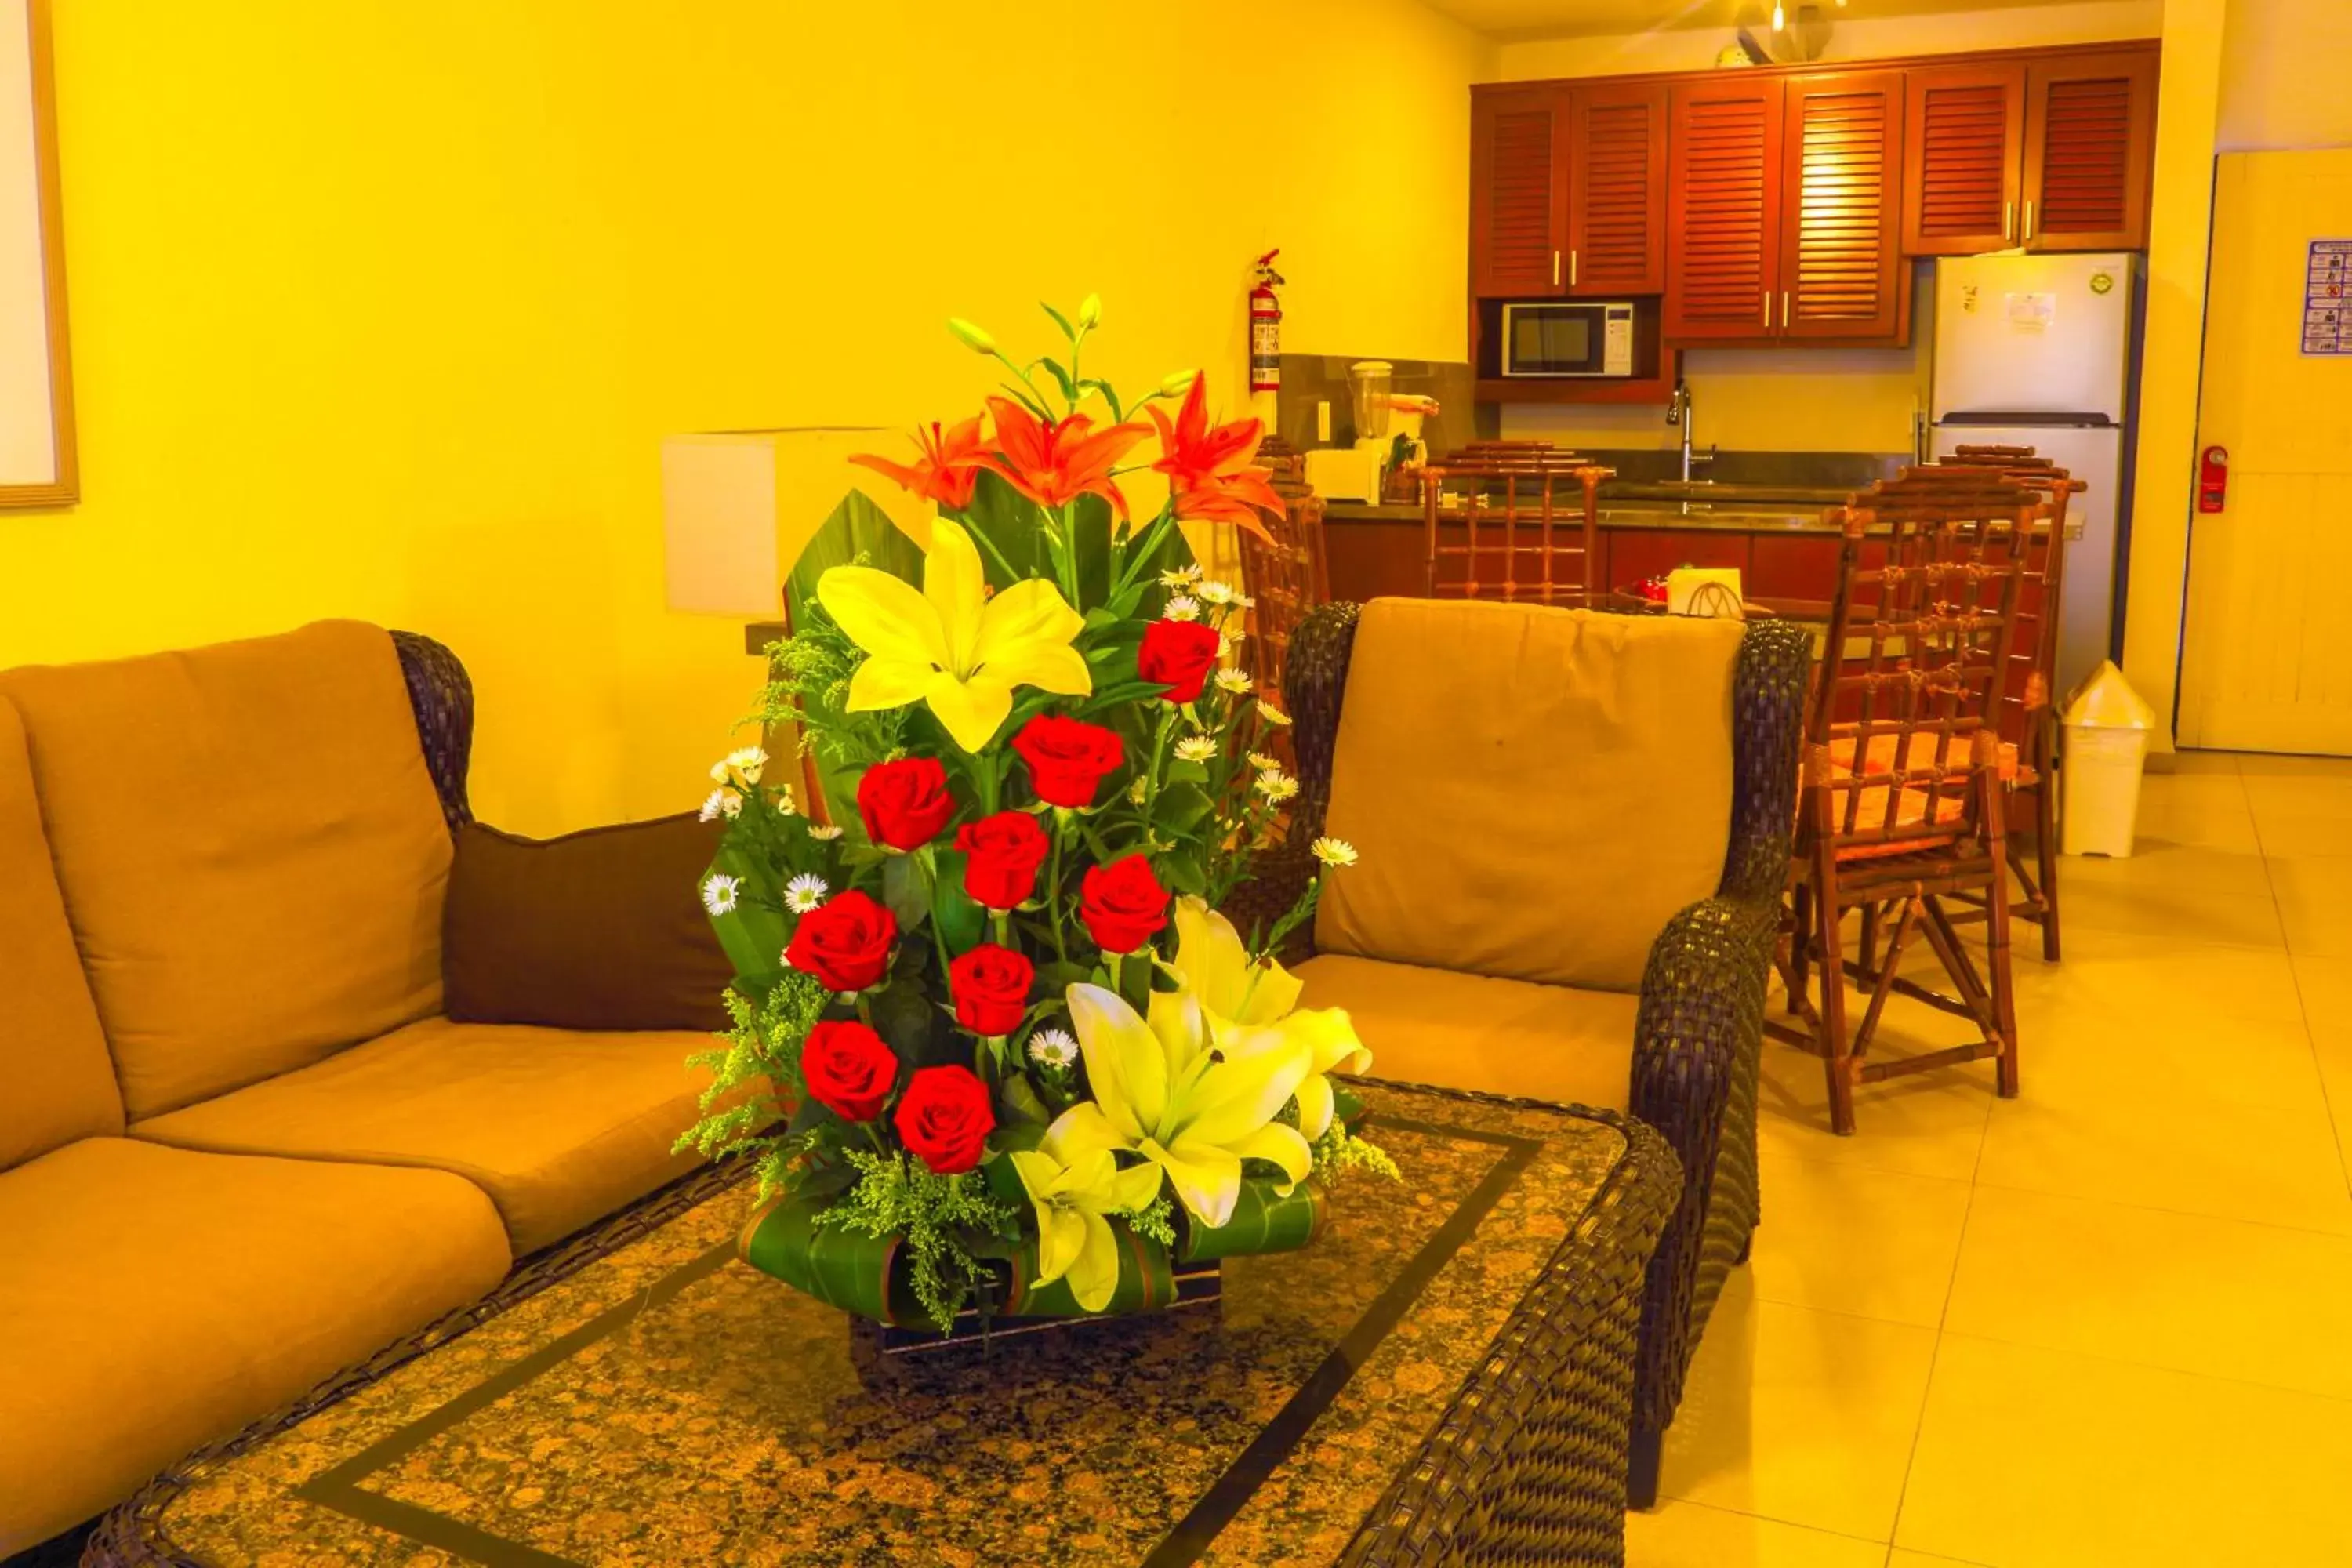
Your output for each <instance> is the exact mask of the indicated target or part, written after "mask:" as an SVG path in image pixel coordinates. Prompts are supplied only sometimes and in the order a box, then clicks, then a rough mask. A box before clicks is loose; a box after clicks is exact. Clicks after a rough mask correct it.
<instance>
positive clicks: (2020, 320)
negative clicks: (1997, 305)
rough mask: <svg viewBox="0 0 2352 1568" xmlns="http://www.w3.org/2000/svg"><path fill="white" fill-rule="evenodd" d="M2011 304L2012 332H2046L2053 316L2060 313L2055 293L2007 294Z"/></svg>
mask: <svg viewBox="0 0 2352 1568" xmlns="http://www.w3.org/2000/svg"><path fill="white" fill-rule="evenodd" d="M2001 298H2002V299H2003V300H2006V301H2007V302H2008V305H2009V330H2010V331H2012V332H2046V331H2049V330H2050V321H2051V318H2053V316H2055V315H2057V314H2058V296H2057V295H2055V294H2005V295H2003V296H2001Z"/></svg>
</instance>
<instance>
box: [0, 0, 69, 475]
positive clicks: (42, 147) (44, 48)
mask: <svg viewBox="0 0 2352 1568" xmlns="http://www.w3.org/2000/svg"><path fill="white" fill-rule="evenodd" d="M48 20H49V18H48V8H47V0H0V507H11V506H71V505H72V504H73V503H74V501H75V500H76V499H77V498H78V496H79V489H78V488H77V485H76V480H75V473H74V435H73V377H72V376H71V374H68V370H67V358H66V268H65V251H64V247H63V246H62V244H61V243H60V242H59V239H58V118H57V110H56V102H55V99H54V96H53V93H52V89H51V79H50V75H49V27H48Z"/></svg>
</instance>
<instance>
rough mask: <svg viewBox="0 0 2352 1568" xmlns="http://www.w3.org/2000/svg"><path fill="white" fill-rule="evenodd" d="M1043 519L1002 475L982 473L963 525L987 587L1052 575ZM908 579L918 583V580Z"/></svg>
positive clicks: (1038, 511) (1039, 511)
mask: <svg viewBox="0 0 2352 1568" xmlns="http://www.w3.org/2000/svg"><path fill="white" fill-rule="evenodd" d="M964 522H965V525H966V526H967V527H968V528H969V529H970V530H971V536H972V538H973V539H975V540H977V541H979V542H980V552H981V557H982V561H983V562H984V563H986V565H987V568H988V583H989V586H991V587H992V588H995V589H998V590H1000V591H1002V590H1003V589H1006V588H1009V587H1011V586H1013V584H1014V583H1015V582H1018V581H1019V580H1020V577H1021V575H1022V574H1024V573H1034V574H1036V575H1038V576H1042V577H1045V578H1048V579H1050V578H1051V577H1052V576H1053V573H1052V572H1051V571H1050V570H1049V569H1047V567H1046V564H1045V551H1044V545H1045V535H1044V532H1043V525H1044V522H1045V510H1044V509H1043V508H1041V507H1039V506H1038V505H1037V503H1036V502H1035V501H1033V500H1030V499H1029V498H1028V497H1026V496H1024V495H1023V494H1022V493H1021V492H1020V491H1019V490H1016V489H1013V487H1012V486H1011V485H1009V484H1007V483H1005V482H1004V479H1003V476H1002V475H1000V474H996V473H993V472H991V471H988V470H985V469H983V470H982V472H981V474H980V476H979V480H978V482H977V483H976V484H975V485H974V486H973V487H972V492H971V506H969V507H967V508H965V509H964ZM1008 567H1010V568H1011V570H1008V569H1007V568H1008ZM908 581H909V582H919V581H920V577H919V576H916V577H910V578H908Z"/></svg>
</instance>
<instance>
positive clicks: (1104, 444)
mask: <svg viewBox="0 0 2352 1568" xmlns="http://www.w3.org/2000/svg"><path fill="white" fill-rule="evenodd" d="M988 411H989V413H990V414H992V415H993V416H995V419H996V447H995V449H994V450H992V451H985V452H982V453H980V454H978V455H977V456H976V457H975V458H973V459H972V460H973V461H974V462H976V463H978V464H979V465H980V466H981V467H982V468H988V469H991V470H992V471H994V472H996V473H998V474H1000V475H1002V476H1003V478H1004V480H1005V482H1006V483H1008V484H1010V485H1011V486H1012V487H1013V489H1016V490H1019V491H1020V492H1021V493H1022V494H1023V495H1024V496H1027V497H1028V498H1029V499H1030V500H1034V501H1035V502H1036V503H1037V504H1038V505H1039V506H1066V505H1068V504H1069V503H1070V502H1071V501H1074V500H1077V499H1078V497H1080V496H1082V495H1097V496H1100V497H1102V498H1103V499H1104V500H1108V501H1109V502H1110V504H1111V510H1114V511H1116V512H1118V515H1119V517H1120V518H1121V519H1122V520H1124V519H1125V518H1126V516H1127V498H1126V497H1125V496H1123V495H1121V494H1119V493H1118V486H1117V485H1115V484H1113V483H1111V482H1110V471H1111V468H1112V466H1113V465H1114V464H1116V463H1117V462H1118V460H1119V459H1120V458H1123V457H1125V456H1126V455H1127V453H1128V450H1129V448H1130V447H1133V446H1134V445H1135V444H1136V443H1137V442H1138V441H1140V440H1142V439H1143V438H1144V437H1146V436H1149V435H1150V434H1151V431H1150V427H1149V426H1142V425H1113V426H1110V427H1109V428H1108V429H1106V430H1097V429H1095V428H1094V421H1093V420H1091V419H1089V418H1087V416H1085V415H1083V414H1073V415H1071V416H1069V417H1068V418H1066V419H1062V420H1057V421H1055V423H1053V424H1051V425H1048V424H1046V423H1045V421H1044V420H1042V419H1040V418H1038V417H1037V416H1035V415H1034V414H1032V413H1030V412H1029V411H1028V410H1027V409H1025V408H1024V407H1022V406H1021V405H1019V404H1017V403H1015V402H1013V400H1012V399H1010V398H1006V397H992V398H990V399H989V400H988Z"/></svg>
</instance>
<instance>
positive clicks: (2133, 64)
mask: <svg viewBox="0 0 2352 1568" xmlns="http://www.w3.org/2000/svg"><path fill="white" fill-rule="evenodd" d="M2156 66H2157V57H2156V56H2155V54H2154V53H2153V52H2146V53H2137V52H2136V53H2128V54H2126V53H2116V54H2096V55H2082V56H2075V57H2068V58H2060V59H2056V60H2052V61H2048V62H2046V63H2036V64H2035V65H2033V66H2032V68H2029V69H2028V70H2027V72H2026V90H2025V204H2026V205H2025V212H2024V217H2023V221H2022V226H2021V232H2022V236H2023V238H2024V240H2025V243H2026V244H2027V245H2029V246H2031V247H2033V248H2034V249H2036V250H2137V249H2139V248H2140V247H2143V246H2145V245H2147V204H2148V186H2149V184H2150V182H2151V181H2152V180H2153V179H2154V177H2155V166H2156Z"/></svg>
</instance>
